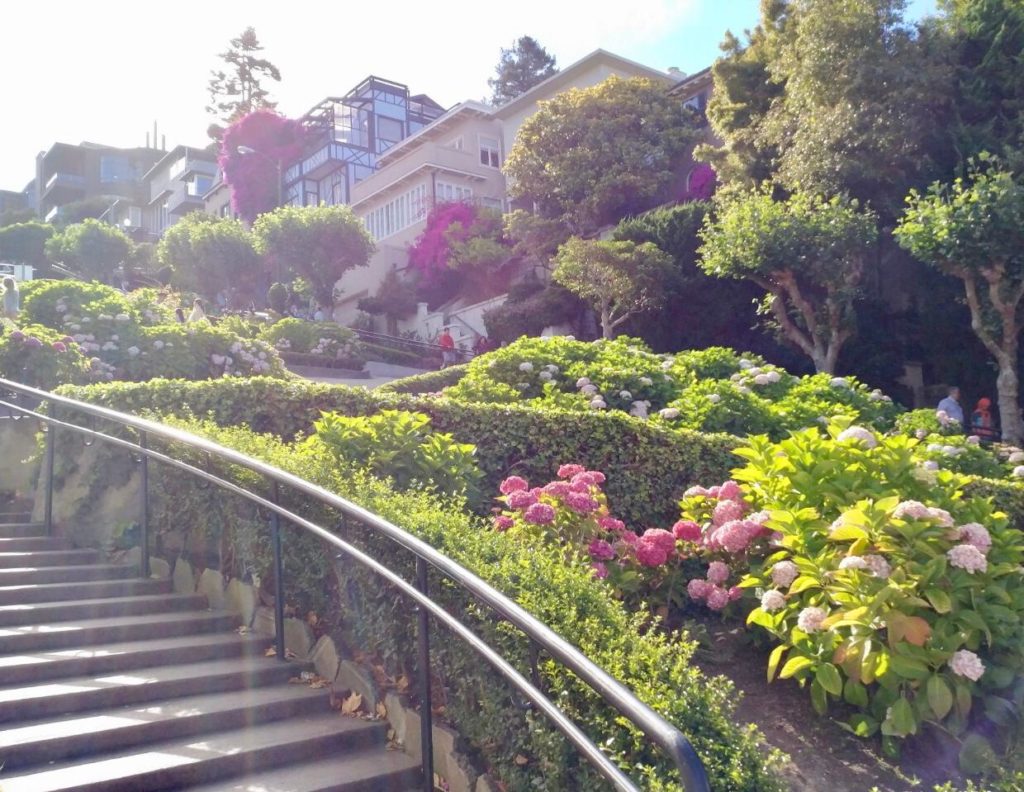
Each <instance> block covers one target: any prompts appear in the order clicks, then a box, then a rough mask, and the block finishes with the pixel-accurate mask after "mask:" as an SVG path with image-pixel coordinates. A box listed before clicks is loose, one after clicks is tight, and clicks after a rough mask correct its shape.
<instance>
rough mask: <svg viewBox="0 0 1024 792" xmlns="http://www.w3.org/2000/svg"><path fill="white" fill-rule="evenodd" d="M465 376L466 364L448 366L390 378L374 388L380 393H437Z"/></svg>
mask: <svg viewBox="0 0 1024 792" xmlns="http://www.w3.org/2000/svg"><path fill="white" fill-rule="evenodd" d="M464 376H466V364H464V363H463V364H462V365H458V366H448V367H447V368H443V369H441V370H440V371H428V372H427V373H426V374H414V375H413V376H411V377H403V378H402V379H397V380H392V381H391V382H386V383H384V384H383V385H378V386H377V388H376V390H377V391H379V392H382V393H410V394H421V393H439V392H440V391H441V390H443V389H444V388H447V387H449V386H451V385H455V384H456V383H457V382H458V381H459V380H461V379H462V378H463V377H464Z"/></svg>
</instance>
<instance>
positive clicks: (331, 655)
mask: <svg viewBox="0 0 1024 792" xmlns="http://www.w3.org/2000/svg"><path fill="white" fill-rule="evenodd" d="M309 659H310V662H312V663H313V667H314V668H316V672H317V674H319V675H320V676H322V677H323V678H324V679H326V680H327V681H328V682H334V680H335V679H337V677H338V667H339V665H340V664H341V660H339V659H338V648H337V647H336V646H335V645H334V641H333V640H332V639H331V637H330V636H329V635H323V636H321V637H320V640H319V641H317V642H316V643H315V644H314V645H313V651H312V652H310V655H309Z"/></svg>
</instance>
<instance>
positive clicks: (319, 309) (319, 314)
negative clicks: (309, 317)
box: [313, 303, 327, 322]
mask: <svg viewBox="0 0 1024 792" xmlns="http://www.w3.org/2000/svg"><path fill="white" fill-rule="evenodd" d="M313 321H314V322H326V321H327V314H325V313H324V309H323V306H321V305H320V304H319V303H318V304H317V306H316V310H315V311H313Z"/></svg>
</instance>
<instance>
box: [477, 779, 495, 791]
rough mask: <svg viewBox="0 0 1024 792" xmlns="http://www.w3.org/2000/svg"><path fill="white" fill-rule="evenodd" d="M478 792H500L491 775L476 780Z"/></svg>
mask: <svg viewBox="0 0 1024 792" xmlns="http://www.w3.org/2000/svg"><path fill="white" fill-rule="evenodd" d="M476 792H498V785H497V784H496V783H495V781H494V779H493V778H491V777H490V776H489V775H482V776H480V777H479V778H477V780H476Z"/></svg>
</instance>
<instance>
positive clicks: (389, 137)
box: [377, 116, 404, 151]
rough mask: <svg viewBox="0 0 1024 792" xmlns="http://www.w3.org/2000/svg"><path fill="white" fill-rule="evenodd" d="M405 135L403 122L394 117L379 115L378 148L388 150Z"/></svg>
mask: <svg viewBox="0 0 1024 792" xmlns="http://www.w3.org/2000/svg"><path fill="white" fill-rule="evenodd" d="M403 137H404V135H403V134H402V122H401V121H396V120H395V119H393V118H384V117H383V116H377V149H378V151H386V150H387V149H389V148H391V147H392V146H393V145H395V143H397V142H398V141H399V140H401V139H402V138H403Z"/></svg>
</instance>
